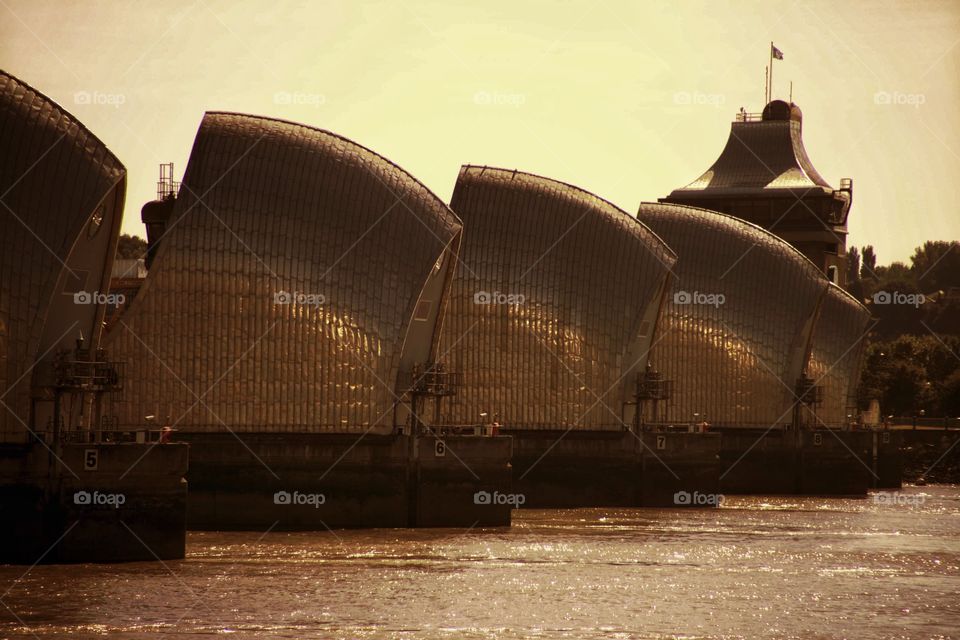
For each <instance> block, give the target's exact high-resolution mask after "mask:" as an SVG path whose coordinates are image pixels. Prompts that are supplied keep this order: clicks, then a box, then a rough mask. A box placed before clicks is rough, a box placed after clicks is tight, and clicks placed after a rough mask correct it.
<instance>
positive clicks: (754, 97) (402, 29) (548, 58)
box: [0, 0, 960, 264]
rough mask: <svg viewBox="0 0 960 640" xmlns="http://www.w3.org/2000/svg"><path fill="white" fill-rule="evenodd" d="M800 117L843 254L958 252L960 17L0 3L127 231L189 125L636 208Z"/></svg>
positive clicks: (436, 179) (483, 6) (958, 11)
mask: <svg viewBox="0 0 960 640" xmlns="http://www.w3.org/2000/svg"><path fill="white" fill-rule="evenodd" d="M771 40H772V41H774V42H775V43H776V45H777V47H778V48H779V49H781V50H782V51H783V52H784V60H783V61H776V62H775V67H774V69H775V75H774V86H773V94H774V97H780V98H787V97H788V94H789V87H790V81H791V80H792V81H793V97H794V101H795V102H797V104H799V105H800V107H801V109H802V110H803V113H804V140H805V143H806V147H807V151H808V153H809V154H810V157H811V159H812V161H813V163H814V165H815V166H816V167H817V169H818V170H819V171H820V173H821V174H822V175H823V176H824V177H825V178H826V179H827V180H828V181H829V182H830V183H831V184H833V185H834V186H835V187H837V186H839V182H840V178H843V177H851V178H853V180H854V203H853V208H852V211H851V216H850V220H849V228H850V237H849V244H856V245H864V244H873V245H874V246H875V247H876V249H877V253H878V258H879V263H880V264H887V263H889V262H891V261H893V260H908V259H909V257H910V255H911V253H912V250H913V248H914V247H915V246H917V245H918V244H921V243H922V242H923V241H924V240H934V239H939V240H955V239H960V109H958V105H960V2H956V1H955V0H947V1H943V2H940V1H925V0H920V1H917V2H843V3H835V2H812V3H808V2H792V3H791V2H769V1H762V2H752V1H749V2H748V1H744V2H740V1H737V2H719V1H711V2H649V3H648V2H618V1H615V0H598V1H595V2H563V3H561V2H529V3H528V2H518V1H506V2H500V1H485V2H469V3H467V2H455V1H446V2H415V1H413V0H401V1H399V2H382V3H364V2H358V1H343V2H326V1H317V2H282V1H269V2H253V1H249V0H247V1H223V0H197V1H194V2H190V1H183V2H181V1H180V0H166V1H164V2H157V1H155V0H153V1H150V2H146V1H140V0H130V1H119V0H117V1H107V0H99V1H97V0H95V1H90V2H86V1H66V0H60V1H56V0H54V1H47V2H38V1H37V0H0V68H3V69H4V70H6V71H8V72H9V73H12V74H13V75H15V76H17V77H19V78H20V79H22V80H24V81H25V82H27V83H29V84H31V85H33V86H34V87H36V88H37V89H39V90H40V91H42V92H44V93H46V94H47V95H48V96H50V97H51V98H53V99H54V100H56V101H57V102H59V103H60V104H62V105H63V106H64V107H65V108H66V109H67V110H68V111H70V112H72V113H73V114H74V115H75V116H77V117H78V118H79V119H80V120H81V121H82V122H83V123H84V124H85V125H86V126H87V127H88V128H90V129H91V130H92V131H93V132H94V133H95V134H96V135H97V136H98V137H100V138H101V139H102V140H103V141H104V142H106V144H107V145H108V146H109V147H110V148H111V149H112V150H113V151H114V153H116V154H117V156H118V157H119V158H120V159H121V161H122V162H123V163H124V164H125V165H126V166H127V169H128V172H129V175H128V192H127V207H126V213H125V220H124V225H123V229H124V231H125V232H128V233H138V234H140V235H143V231H142V225H141V224H140V207H141V206H142V204H143V203H144V202H146V201H147V200H149V199H151V198H153V197H154V195H155V192H156V186H155V183H156V180H157V165H158V164H159V163H160V162H169V161H173V162H175V163H176V172H177V177H178V178H179V177H180V175H181V174H182V171H183V169H184V167H185V164H186V160H187V157H188V155H189V151H190V147H191V145H192V143H193V138H194V135H195V133H196V130H197V127H198V125H199V123H200V119H201V117H202V114H203V112H204V111H205V110H230V111H241V112H247V113H253V114H259V115H268V116H274V117H278V118H284V119H288V120H293V121H297V122H302V123H305V124H309V125H313V126H318V127H321V128H324V129H329V130H332V131H335V132H337V133H339V134H342V135H345V136H347V137H349V138H352V139H353V140H355V141H357V142H359V143H360V144H363V145H365V146H368V147H370V148H372V149H373V150H374V151H377V152H378V153H380V154H382V155H385V156H386V157H387V158H389V159H391V160H393V161H394V162H396V163H398V164H399V165H400V166H402V167H403V168H405V169H406V170H408V171H410V172H411V173H412V174H414V175H415V176H416V177H418V178H419V179H420V180H422V181H423V182H424V183H425V184H426V185H427V186H428V187H430V188H431V189H432V190H433V191H434V192H436V193H437V195H439V196H440V197H441V198H442V199H444V200H445V201H449V197H450V194H451V192H452V189H453V186H454V182H455V179H456V176H457V171H458V169H459V167H460V165H461V164H463V163H474V164H488V165H493V166H502V167H507V168H517V169H521V170H524V171H530V172H533V173H538V174H543V175H546V176H549V177H551V178H555V179H559V180H563V181H565V182H570V183H573V184H575V185H577V186H580V187H583V188H585V189H588V190H590V191H593V192H595V193H597V194H598V195H600V196H602V197H605V198H607V199H608V200H611V201H612V202H614V203H615V204H617V205H619V206H620V207H622V208H623V209H625V210H627V211H629V212H630V213H636V210H637V205H638V204H639V203H640V202H641V201H651V200H656V199H657V198H658V197H662V196H665V195H666V194H667V193H669V192H670V191H671V190H673V189H674V188H676V187H679V186H682V185H685V184H687V183H689V182H691V181H692V180H693V179H695V178H696V177H698V176H699V175H700V174H701V173H702V172H703V171H705V170H706V169H707V168H708V167H709V166H710V164H712V162H713V161H714V160H715V159H716V157H717V156H718V155H719V153H720V151H721V150H722V148H723V145H724V143H725V142H726V139H727V135H728V133H729V123H730V121H731V120H732V119H733V117H734V115H735V113H736V112H737V110H738V109H739V108H740V107H741V106H743V107H745V108H746V109H747V111H760V110H761V109H762V106H763V92H764V66H765V65H766V64H767V56H768V51H769V43H770V41H771Z"/></svg>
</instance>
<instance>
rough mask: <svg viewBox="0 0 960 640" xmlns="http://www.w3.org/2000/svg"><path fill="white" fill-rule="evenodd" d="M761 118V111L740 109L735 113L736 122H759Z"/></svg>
mask: <svg viewBox="0 0 960 640" xmlns="http://www.w3.org/2000/svg"><path fill="white" fill-rule="evenodd" d="M761 120H763V114H762V113H747V112H746V111H741V112H739V113H737V120H736V121H737V122H760V121H761Z"/></svg>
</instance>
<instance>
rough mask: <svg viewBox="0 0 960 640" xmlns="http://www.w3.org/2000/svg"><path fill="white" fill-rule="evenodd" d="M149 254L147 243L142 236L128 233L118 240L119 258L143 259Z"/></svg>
mask: <svg viewBox="0 0 960 640" xmlns="http://www.w3.org/2000/svg"><path fill="white" fill-rule="evenodd" d="M146 253H147V242H146V240H144V239H143V238H141V237H140V236H131V235H128V234H126V233H124V234H121V235H120V239H119V240H117V257H118V258H142V257H144V255H145V254H146Z"/></svg>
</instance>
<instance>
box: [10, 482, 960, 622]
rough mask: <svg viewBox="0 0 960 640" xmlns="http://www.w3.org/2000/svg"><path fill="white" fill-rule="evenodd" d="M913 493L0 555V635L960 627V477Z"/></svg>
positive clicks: (530, 514) (212, 536) (524, 514)
mask: <svg viewBox="0 0 960 640" xmlns="http://www.w3.org/2000/svg"><path fill="white" fill-rule="evenodd" d="M905 496H912V497H911V498H910V499H909V500H907V499H903V498H904V497H905ZM901 498H902V499H900V500H896V501H892V500H886V501H882V502H878V501H876V500H874V499H873V498H869V499H867V500H845V499H822V498H762V497H742V498H740V497H730V498H728V499H727V501H726V503H725V504H724V506H723V508H721V509H716V510H705V511H696V510H672V509H662V510H661V509H658V510H652V509H648V510H644V509H578V510H563V511H539V510H531V511H515V512H514V526H513V527H512V528H510V529H486V530H477V529H474V530H458V529H437V530H394V529H390V530H386V529H380V530H368V531H336V532H333V533H331V532H325V533H275V532H271V533H266V534H258V533H191V534H190V535H189V538H188V547H187V553H188V557H187V559H186V560H183V561H178V562H168V563H166V564H165V565H164V564H161V563H136V564H123V565H109V566H97V565H77V566H38V567H35V568H33V569H31V570H30V571H29V572H27V573H26V574H25V575H24V572H25V571H26V570H27V568H26V567H9V566H2V567H0V589H2V591H6V594H5V595H3V597H2V602H3V604H5V608H0V637H28V638H32V637H38V638H60V637H80V638H88V637H89V638H93V637H102V636H110V637H115V638H147V637H156V636H167V637H175V638H208V637H213V636H220V637H228V638H270V637H273V638H674V637H681V638H687V637H690V638H700V637H705V638H766V637H771V638H773V637H775V638H857V639H859V638H952V637H960V595H958V592H960V486H929V487H922V488H921V487H909V488H905V489H904V490H903V492H902V494H901ZM18 578H19V579H18Z"/></svg>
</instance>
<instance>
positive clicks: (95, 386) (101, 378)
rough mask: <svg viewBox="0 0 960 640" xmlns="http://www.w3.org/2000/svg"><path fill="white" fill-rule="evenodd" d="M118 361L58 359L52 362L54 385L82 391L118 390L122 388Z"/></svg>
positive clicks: (121, 366)
mask: <svg viewBox="0 0 960 640" xmlns="http://www.w3.org/2000/svg"><path fill="white" fill-rule="evenodd" d="M122 368H123V364H122V363H120V362H107V361H102V360H74V359H72V358H68V357H62V358H60V359H58V360H57V361H56V362H55V364H54V371H55V372H56V386H57V387H59V388H60V389H77V390H82V391H119V390H120V389H122V388H123V384H122V380H123V376H121V369H122Z"/></svg>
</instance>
